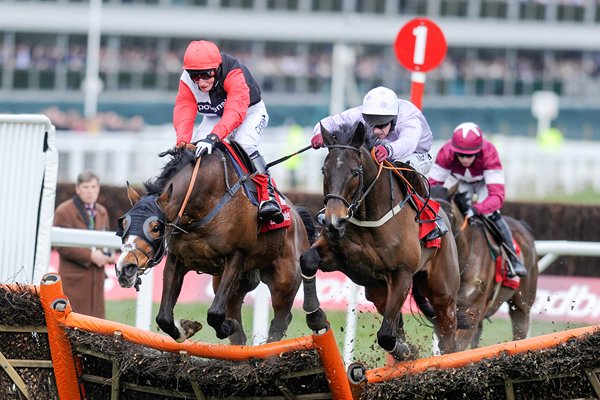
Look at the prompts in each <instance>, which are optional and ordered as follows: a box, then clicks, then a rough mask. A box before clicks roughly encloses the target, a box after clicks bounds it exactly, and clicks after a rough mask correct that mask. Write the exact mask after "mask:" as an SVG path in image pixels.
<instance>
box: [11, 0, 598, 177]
mask: <svg viewBox="0 0 600 400" xmlns="http://www.w3.org/2000/svg"><path fill="white" fill-rule="evenodd" d="M94 3H96V6H97V7H98V8H100V7H101V13H100V14H99V18H100V20H101V31H100V39H99V43H100V44H99V50H98V54H97V55H98V71H99V77H100V79H101V85H100V86H101V90H100V91H99V94H98V96H97V109H98V113H97V115H96V117H95V118H94V119H93V121H92V122H91V123H90V121H89V119H88V120H85V119H83V118H82V114H83V113H84V100H85V99H84V98H85V96H84V91H83V87H84V81H85V77H86V66H87V64H88V57H89V56H88V51H87V43H88V30H89V28H90V7H91V6H93V4H94ZM0 10H1V11H0V113H2V112H9V113H23V112H33V113H37V112H41V111H43V112H44V113H45V114H47V115H49V116H50V117H51V119H52V121H53V122H54V124H55V125H56V126H57V128H59V129H68V130H74V131H88V132H89V131H104V132H105V131H142V130H146V131H147V130H148V126H155V125H162V126H165V127H166V126H168V125H169V124H170V123H171V115H172V107H173V103H174V98H175V94H176V90H177V86H178V82H179V76H180V73H181V60H182V57H183V52H184V50H185V48H186V46H187V44H188V43H189V42H190V41H191V40H198V39H208V40H212V41H214V42H216V43H217V44H218V45H219V46H220V47H221V49H222V51H224V52H227V53H230V54H232V55H235V56H236V57H239V58H240V59H241V60H242V61H243V62H245V63H246V64H247V65H248V67H249V68H250V70H251V71H252V73H253V74H254V76H255V78H256V79H257V80H258V82H259V84H260V85H261V87H262V90H263V95H264V98H265V101H266V104H267V107H268V109H269V113H270V115H271V122H270V127H271V128H275V127H281V128H282V129H287V128H286V124H287V123H289V121H293V123H295V124H299V125H300V126H303V127H311V126H313V125H314V124H315V123H316V122H317V121H318V120H319V119H320V118H322V117H324V116H326V115H328V114H329V113H330V112H335V111H339V109H340V108H342V107H345V106H352V105H357V104H359V103H360V102H361V100H362V96H363V95H364V94H365V93H366V92H367V91H368V90H369V89H371V88H373V87H375V86H377V85H385V86H388V87H390V88H393V89H394V90H395V91H396V92H397V93H398V95H399V96H401V97H404V98H407V99H408V98H410V73H409V72H408V71H406V70H405V69H404V68H402V67H401V66H400V65H399V64H398V62H397V60H396V57H395V55H394V50H393V42H394V40H395V37H396V35H397V33H398V31H399V29H400V28H401V27H402V26H403V25H404V24H405V23H406V22H408V21H409V20H410V19H412V18H415V17H417V16H424V17H428V18H431V19H432V20H434V21H435V22H436V23H437V24H438V25H439V26H440V27H441V28H442V30H443V31H444V33H445V35H446V39H447V42H448V46H449V49H448V54H447V56H446V59H445V60H444V62H443V63H442V64H441V66H440V67H439V68H437V69H436V70H434V71H432V72H430V73H428V74H427V82H426V88H425V98H424V100H423V105H424V111H425V114H426V116H427V118H428V120H429V121H430V124H431V126H432V128H433V130H434V133H435V135H436V138H437V139H447V138H449V137H450V134H451V130H452V128H453V127H454V126H455V125H456V124H458V123H459V122H462V121H465V120H473V121H477V122H478V123H479V124H480V125H481V126H482V127H484V129H485V130H486V131H488V132H494V133H502V134H503V135H508V136H510V137H513V136H522V137H534V136H535V135H536V133H537V121H536V119H535V118H534V117H533V116H532V113H531V95H532V94H533V93H534V92H536V91H539V90H546V91H552V92H554V93H556V94H558V95H559V96H560V113H559V115H558V117H557V118H556V120H555V121H554V122H553V127H554V128H557V129H559V130H560V131H561V132H562V134H563V135H564V137H565V139H578V140H581V139H583V140H597V139H600V96H598V93H600V40H599V38H600V0H428V1H425V0H104V1H101V0H88V1H86V0H31V1H29V0H0ZM339 75H343V76H345V79H344V85H343V87H344V88H345V91H344V93H343V94H342V96H341V99H342V100H341V102H340V101H337V102H336V101H332V96H337V98H338V99H339V98H340V96H339V94H336V93H332V86H333V85H332V79H335V78H336V77H337V76H339ZM169 129H170V128H169ZM169 135H170V136H169ZM169 135H168V136H169V138H167V141H169V140H172V138H173V137H174V133H172V131H171V132H170V134H169ZM169 143H170V142H169ZM104 163H105V164H107V165H108V164H110V161H105V162H104ZM63 170H64V168H63Z"/></svg>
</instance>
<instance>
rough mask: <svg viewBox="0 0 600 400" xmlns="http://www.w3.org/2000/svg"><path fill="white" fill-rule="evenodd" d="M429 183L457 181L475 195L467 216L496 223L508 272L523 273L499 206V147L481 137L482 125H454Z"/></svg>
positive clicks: (501, 184) (501, 193) (460, 189)
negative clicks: (503, 243)
mask: <svg viewBox="0 0 600 400" xmlns="http://www.w3.org/2000/svg"><path fill="white" fill-rule="evenodd" d="M429 183H430V184H431V185H432V186H434V185H443V186H444V187H446V188H451V187H453V186H454V185H456V184H458V192H459V193H467V198H469V199H473V198H476V199H475V200H474V201H472V203H471V204H470V205H469V206H468V209H467V210H466V212H465V216H466V217H467V218H471V217H473V216H476V215H485V216H488V217H489V218H490V219H491V220H492V221H494V222H495V223H496V226H497V227H498V230H499V231H500V234H501V235H502V239H503V241H504V242H505V244H506V245H507V246H508V247H509V248H510V249H512V251H509V252H508V253H509V261H510V264H511V267H512V269H513V270H512V271H511V273H513V274H516V275H519V276H524V275H527V270H526V269H525V267H524V266H523V264H522V263H521V262H520V261H519V260H518V259H517V257H516V252H515V250H514V244H513V239H512V234H511V232H510V228H509V227H508V224H507V223H506V221H504V218H502V214H500V209H501V208H502V205H503V204H504V199H505V191H504V170H503V167H502V162H501V161H500V156H499V155H498V150H496V147H495V146H494V145H493V144H492V143H491V142H490V141H488V140H486V139H485V138H484V137H483V131H482V130H481V128H480V127H479V126H478V125H477V124H475V123H473V122H464V123H462V124H460V125H458V126H457V127H456V128H455V129H454V133H453V135H452V139H450V140H449V141H448V142H447V143H446V144H444V145H443V146H442V148H441V149H440V151H439V152H438V154H437V157H436V160H435V164H434V165H433V167H431V170H430V171H429Z"/></svg>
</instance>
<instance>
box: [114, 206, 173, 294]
mask: <svg viewBox="0 0 600 400" xmlns="http://www.w3.org/2000/svg"><path fill="white" fill-rule="evenodd" d="M142 202H143V200H142V201H141V202H140V203H142ZM140 203H138V204H140ZM145 203H146V204H142V206H141V207H137V205H138V204H136V206H134V208H133V209H132V210H130V211H129V212H128V213H127V214H125V215H124V216H123V217H121V218H119V220H118V223H117V233H116V234H117V236H119V237H121V240H122V243H123V244H122V246H121V256H120V257H119V260H118V262H117V263H116V264H115V273H116V275H117V278H118V281H119V285H120V286H122V287H131V286H134V287H135V288H136V290H139V285H140V284H141V278H139V275H141V274H143V273H144V272H145V271H146V270H147V269H148V268H152V267H153V266H155V265H156V264H158V263H159V262H160V261H161V259H162V257H163V256H164V253H165V241H164V234H165V223H164V222H163V220H162V218H161V217H164V214H163V212H162V210H161V209H160V208H159V207H158V205H157V204H156V202H155V201H152V202H148V201H147V202H145ZM149 214H150V215H149ZM157 214H158V215H157ZM148 215H149V216H148ZM144 258H145V260H144Z"/></svg>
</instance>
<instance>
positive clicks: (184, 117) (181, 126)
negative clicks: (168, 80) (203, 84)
mask: <svg viewBox="0 0 600 400" xmlns="http://www.w3.org/2000/svg"><path fill="white" fill-rule="evenodd" d="M197 114H198V106H197V104H196V98H195V97H194V94H193V93H192V91H191V90H190V88H189V87H188V86H187V85H186V84H185V83H183V82H182V81H179V90H178V91H177V97H176V99H175V107H174V108H173V126H174V127H175V133H176V134H177V142H176V144H177V145H181V144H185V143H189V142H190V140H192V134H193V133H194V122H195V121H196V115H197Z"/></svg>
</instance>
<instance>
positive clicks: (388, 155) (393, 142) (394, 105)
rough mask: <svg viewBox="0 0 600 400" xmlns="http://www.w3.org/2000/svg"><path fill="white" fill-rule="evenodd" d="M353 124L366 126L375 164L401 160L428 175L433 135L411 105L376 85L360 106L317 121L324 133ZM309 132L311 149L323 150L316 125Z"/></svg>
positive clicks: (431, 162)
mask: <svg viewBox="0 0 600 400" xmlns="http://www.w3.org/2000/svg"><path fill="white" fill-rule="evenodd" d="M357 122H364V123H365V125H366V126H367V134H368V136H369V137H370V138H371V140H372V141H373V142H374V144H375V156H376V157H377V161H379V162H381V161H383V160H387V159H389V160H390V161H392V162H393V161H401V162H404V163H406V164H409V165H410V166H411V167H413V168H414V169H415V170H416V171H417V172H420V173H421V174H423V175H426V174H427V173H428V172H429V169H430V168H431V165H432V164H433V157H432V156H431V154H430V153H429V149H430V148H431V143H432V141H433V134H432V133H431V129H430V128H429V124H428V123H427V120H426V119H425V116H424V115H423V113H422V112H421V111H420V110H419V109H418V108H417V107H416V106H415V105H414V104H412V103H411V102H409V101H406V100H401V99H398V97H396V93H394V91H393V90H391V89H388V88H385V87H383V86H379V87H376V88H375V89H372V90H370V91H369V92H368V93H367V94H366V96H365V98H364V99H363V104H362V106H358V107H353V108H350V109H348V110H346V111H343V112H341V113H340V114H337V115H333V116H330V117H326V118H324V119H323V120H321V121H320V123H322V124H323V126H324V127H325V128H326V129H328V130H332V129H333V128H335V127H337V126H340V125H342V124H350V125H353V124H356V123H357ZM313 133H314V136H313V137H312V139H311V145H312V147H313V148H315V149H318V148H320V147H323V146H324V145H323V137H322V136H321V131H320V124H317V125H315V128H314V130H313Z"/></svg>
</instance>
